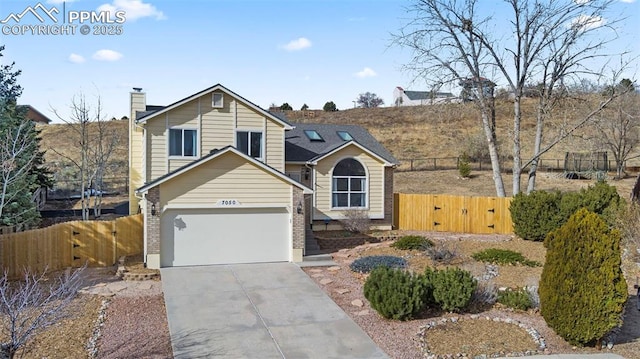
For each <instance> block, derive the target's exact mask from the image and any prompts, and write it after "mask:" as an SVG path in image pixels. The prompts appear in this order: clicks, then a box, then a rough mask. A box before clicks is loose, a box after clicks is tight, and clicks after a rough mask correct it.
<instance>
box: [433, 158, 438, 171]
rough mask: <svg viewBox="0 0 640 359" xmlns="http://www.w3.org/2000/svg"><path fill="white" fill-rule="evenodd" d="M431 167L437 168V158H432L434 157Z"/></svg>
mask: <svg viewBox="0 0 640 359" xmlns="http://www.w3.org/2000/svg"><path fill="white" fill-rule="evenodd" d="M433 169H434V170H437V169H438V159H437V158H434V159H433Z"/></svg>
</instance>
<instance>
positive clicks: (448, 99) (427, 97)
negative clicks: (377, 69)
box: [393, 86, 460, 106]
mask: <svg viewBox="0 0 640 359" xmlns="http://www.w3.org/2000/svg"><path fill="white" fill-rule="evenodd" d="M455 102H460V99H458V98H457V97H456V96H454V95H453V94H452V93H451V92H434V91H406V90H405V89H403V88H402V87H400V86H398V87H396V88H395V89H394V90H393V103H394V105H395V106H418V105H433V104H439V103H455Z"/></svg>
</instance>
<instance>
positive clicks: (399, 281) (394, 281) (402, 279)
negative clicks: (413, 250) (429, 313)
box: [364, 266, 425, 320]
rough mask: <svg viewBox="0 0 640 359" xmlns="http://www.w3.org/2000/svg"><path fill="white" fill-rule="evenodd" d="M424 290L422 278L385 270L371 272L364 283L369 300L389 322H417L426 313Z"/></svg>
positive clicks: (405, 272)
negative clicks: (424, 310) (415, 320)
mask: <svg viewBox="0 0 640 359" xmlns="http://www.w3.org/2000/svg"><path fill="white" fill-rule="evenodd" d="M424 290H425V287H424V286H423V283H422V280H421V278H420V276H419V275H413V274H411V273H409V272H407V271H404V270H402V269H394V268H389V267H385V266H382V267H378V268H375V269H374V270H373V271H371V274H369V277H368V278H367V280H366V282H365V283H364V296H365V298H367V300H368V301H369V303H371V307H372V308H373V309H375V310H376V311H377V312H378V313H379V314H380V315H381V316H383V317H384V318H387V319H396V320H408V319H412V318H414V317H415V316H416V315H417V314H418V313H419V312H420V311H422V310H423V309H424V301H423V298H424V296H425V295H424Z"/></svg>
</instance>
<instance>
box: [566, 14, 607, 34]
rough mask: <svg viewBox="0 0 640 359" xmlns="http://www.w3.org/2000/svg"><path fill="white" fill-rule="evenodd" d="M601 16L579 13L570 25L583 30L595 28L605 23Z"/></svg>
mask: <svg viewBox="0 0 640 359" xmlns="http://www.w3.org/2000/svg"><path fill="white" fill-rule="evenodd" d="M606 23H607V21H606V20H605V19H604V18H603V17H602V16H589V15H580V16H578V17H576V18H575V19H573V20H572V21H571V27H578V28H580V29H581V30H583V31H586V30H591V29H595V28H598V27H601V26H603V25H604V24H606Z"/></svg>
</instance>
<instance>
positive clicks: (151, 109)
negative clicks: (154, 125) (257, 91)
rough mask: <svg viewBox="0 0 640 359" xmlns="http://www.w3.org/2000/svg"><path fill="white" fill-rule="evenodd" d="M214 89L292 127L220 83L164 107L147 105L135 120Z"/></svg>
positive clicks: (173, 106) (286, 126) (152, 115)
mask: <svg viewBox="0 0 640 359" xmlns="http://www.w3.org/2000/svg"><path fill="white" fill-rule="evenodd" d="M215 91H220V92H223V93H225V94H227V95H229V96H231V97H233V98H235V99H237V100H239V101H241V102H243V103H244V104H246V105H247V106H248V107H249V108H251V109H253V110H254V111H256V112H258V113H260V114H262V115H264V116H265V117H267V118H270V119H271V120H273V121H275V122H277V123H279V124H281V125H282V126H283V127H284V128H285V129H286V130H288V129H291V128H292V127H291V124H289V122H287V121H286V119H284V118H283V117H280V116H276V115H274V114H273V113H271V112H269V111H267V110H264V109H262V108H261V107H260V106H258V105H256V104H254V103H253V102H251V101H249V100H247V99H245V98H244V97H242V96H240V95H238V94H236V93H235V92H233V91H231V90H229V89H228V88H226V87H224V86H222V85H220V84H217V85H214V86H211V87H209V88H206V89H204V90H202V91H200V92H197V93H195V94H193V95H191V96H187V97H185V98H183V99H181V100H178V101H176V102H174V103H172V104H170V105H167V106H164V107H162V106H147V108H146V111H139V112H138V113H137V116H136V122H137V123H146V122H147V121H148V120H150V119H152V118H154V117H156V116H158V115H161V114H163V113H166V112H168V111H170V110H173V109H175V108H177V107H179V106H182V105H184V104H186V103H188V102H189V101H192V100H194V99H197V98H198V97H201V96H204V95H207V94H210V93H212V92H215Z"/></svg>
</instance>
